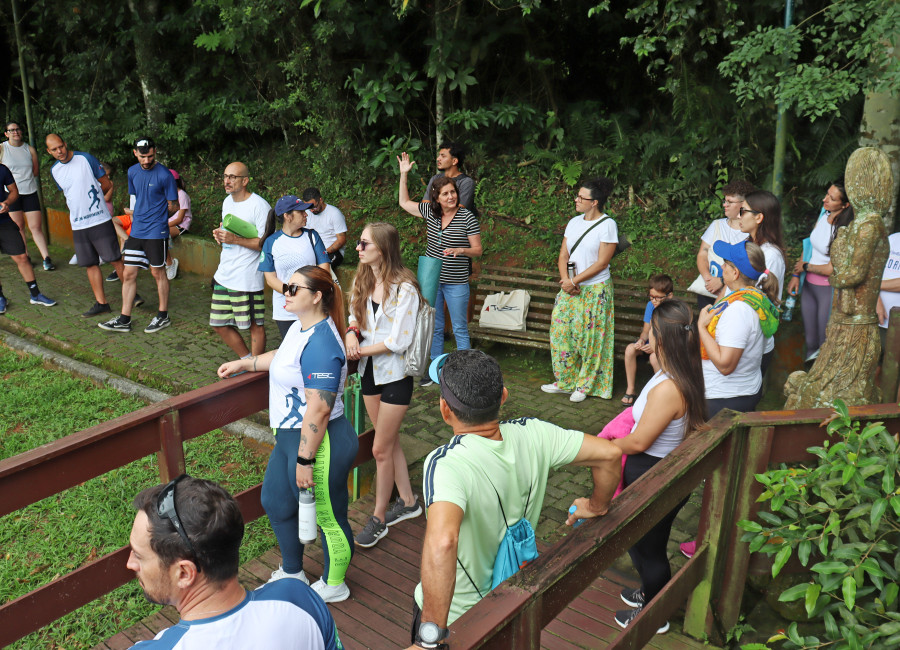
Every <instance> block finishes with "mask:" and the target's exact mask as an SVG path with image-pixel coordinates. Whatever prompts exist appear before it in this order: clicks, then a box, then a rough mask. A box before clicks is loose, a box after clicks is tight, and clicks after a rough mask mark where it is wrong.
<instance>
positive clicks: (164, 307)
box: [100, 138, 178, 334]
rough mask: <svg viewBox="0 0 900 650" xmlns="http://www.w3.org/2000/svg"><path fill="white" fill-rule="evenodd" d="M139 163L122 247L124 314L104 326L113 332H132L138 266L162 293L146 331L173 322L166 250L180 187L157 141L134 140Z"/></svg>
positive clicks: (132, 172) (131, 181) (131, 178)
mask: <svg viewBox="0 0 900 650" xmlns="http://www.w3.org/2000/svg"><path fill="white" fill-rule="evenodd" d="M133 151H134V156H135V158H137V161H138V162H137V164H136V165H132V166H131V167H130V168H129V169H128V193H129V194H130V195H131V198H132V201H133V210H134V212H133V214H132V223H131V233H130V235H129V237H128V239H127V240H125V245H124V247H123V250H122V254H123V256H124V258H125V272H124V274H123V275H122V315H121V316H118V317H116V318H113V319H112V320H110V321H107V322H105V323H100V328H101V329H105V330H108V331H110V332H130V331H131V309H132V307H133V304H134V298H135V296H136V295H137V272H138V269H144V270H146V269H148V268H149V269H150V273H152V274H153V279H154V280H156V290H157V293H158V294H159V311H158V312H157V313H156V316H154V317H153V320H151V321H150V324H149V325H147V327H146V328H144V332H146V333H147V334H152V333H153V332H158V331H159V330H161V329H164V328H166V327H168V326H169V325H171V321H170V320H169V311H168V309H169V278H168V277H167V276H166V253H167V247H168V243H169V216H171V215H173V214H175V213H176V212H177V211H178V187H177V186H176V185H175V177H174V176H172V172H171V171H169V168H168V167H165V166H164V165H160V164H158V163H157V162H156V143H154V142H153V140H152V139H151V138H140V139H138V140H137V141H135V143H134V150H133Z"/></svg>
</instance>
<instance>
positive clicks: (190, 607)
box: [126, 475, 344, 650]
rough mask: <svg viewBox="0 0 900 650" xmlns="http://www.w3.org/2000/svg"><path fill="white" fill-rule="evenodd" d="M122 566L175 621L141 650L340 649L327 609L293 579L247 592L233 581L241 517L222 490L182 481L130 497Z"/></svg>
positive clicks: (195, 481)
mask: <svg viewBox="0 0 900 650" xmlns="http://www.w3.org/2000/svg"><path fill="white" fill-rule="evenodd" d="M134 507H135V508H136V509H137V516H135V518H134V525H133V526H132V528H131V536H130V538H129V543H130V544H131V553H130V555H129V556H128V562H127V563H126V567H127V568H128V569H130V570H131V571H134V573H135V577H136V578H137V581H138V583H139V584H140V586H141V589H142V590H143V591H144V596H145V597H146V598H147V600H149V601H150V602H151V603H158V604H160V605H172V606H173V607H175V609H177V610H178V614H179V615H180V617H181V620H180V621H178V624H177V625H173V626H172V627H169V628H166V629H164V630H162V631H160V632H159V633H158V634H157V635H156V636H155V637H154V638H153V639H152V640H148V641H141V642H140V643H138V644H137V645H136V646H134V647H136V648H140V649H141V650H189V649H190V648H241V649H242V650H268V649H269V648H281V649H283V650H341V649H342V648H343V647H344V646H343V645H342V644H341V640H340V637H339V636H338V632H337V628H336V627H335V624H334V618H332V616H331V613H330V612H329V611H328V606H327V605H325V603H324V602H323V601H322V599H321V598H320V597H319V596H318V595H316V594H315V593H314V592H313V590H312V589H311V588H310V587H309V586H308V585H306V584H305V583H304V582H302V581H301V580H296V579H293V578H285V579H284V580H277V581H275V582H271V583H269V584H266V585H263V586H262V587H260V588H259V589H257V590H256V591H250V592H248V591H247V590H246V589H244V587H242V586H241V584H240V582H238V567H239V562H240V546H241V540H242V539H243V537H244V518H243V516H242V515H241V509H240V506H238V504H237V501H235V500H234V497H232V496H231V495H230V494H228V492H226V491H225V490H224V489H223V488H222V487H221V486H220V485H218V484H216V483H213V482H212V481H206V480H203V479H196V478H192V477H190V476H186V475H182V476H179V477H178V478H177V479H175V480H174V481H171V482H169V483H167V484H166V485H157V486H155V487H150V488H147V489H146V490H143V491H142V492H141V493H140V494H138V495H137V496H136V497H135V498H134Z"/></svg>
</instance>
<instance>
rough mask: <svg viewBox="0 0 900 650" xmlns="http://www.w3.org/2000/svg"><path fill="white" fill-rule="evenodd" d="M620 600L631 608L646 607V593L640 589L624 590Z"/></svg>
mask: <svg viewBox="0 0 900 650" xmlns="http://www.w3.org/2000/svg"><path fill="white" fill-rule="evenodd" d="M619 598H621V599H622V602H623V603H625V604H626V605H628V606H629V607H643V606H644V592H643V591H641V590H640V588H638V589H623V590H622V593H621V594H619Z"/></svg>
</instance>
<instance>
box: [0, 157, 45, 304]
mask: <svg viewBox="0 0 900 650" xmlns="http://www.w3.org/2000/svg"><path fill="white" fill-rule="evenodd" d="M18 199H19V188H18V187H17V186H16V181H15V179H14V178H13V175H12V172H11V171H9V168H8V167H7V166H6V165H0V253H5V254H6V255H9V256H10V257H11V258H12V260H13V262H15V263H16V266H17V267H18V268H19V273H20V274H21V276H22V279H23V280H25V284H26V285H28V290H29V291H30V292H31V304H32V305H42V306H44V307H52V306H53V305H55V304H56V301H55V300H50V298H48V297H47V296H45V295H44V294H42V293H41V292H40V291H39V290H38V286H37V281H36V280H35V278H34V269H33V268H31V264H30V263H29V262H28V254H27V253H26V252H25V241H24V240H23V239H22V235H21V234H19V227H18V226H17V225H16V224H15V222H13V220H12V219H11V218H10V216H9V206H10V205H11V204H13V203H15V202H16V201H17V200H18ZM6 305H7V300H6V296H4V295H3V287H2V286H0V314H3V313H5V312H6Z"/></svg>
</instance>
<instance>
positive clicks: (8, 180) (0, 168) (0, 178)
mask: <svg viewBox="0 0 900 650" xmlns="http://www.w3.org/2000/svg"><path fill="white" fill-rule="evenodd" d="M15 182H16V179H15V178H13V175H12V172H11V171H9V167H7V166H6V165H3V164H0V203H2V202H4V201H6V197H7V196H9V192H7V191H6V186H7V185H13V184H14V183H15ZM0 221H12V219H10V216H9V211H8V210H7V211H6V212H4V213H3V214H0Z"/></svg>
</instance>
